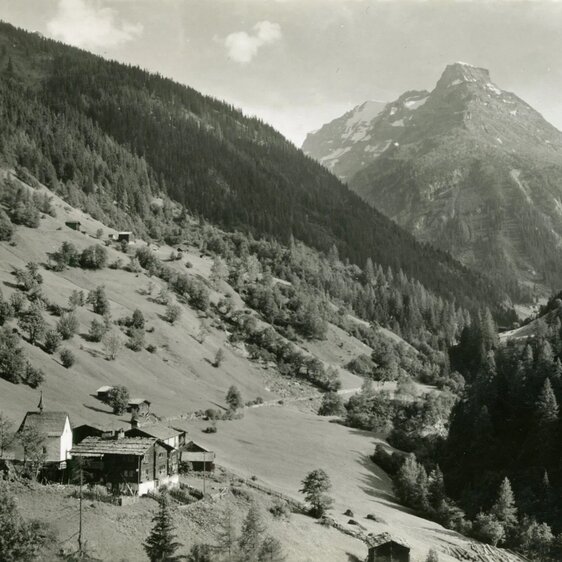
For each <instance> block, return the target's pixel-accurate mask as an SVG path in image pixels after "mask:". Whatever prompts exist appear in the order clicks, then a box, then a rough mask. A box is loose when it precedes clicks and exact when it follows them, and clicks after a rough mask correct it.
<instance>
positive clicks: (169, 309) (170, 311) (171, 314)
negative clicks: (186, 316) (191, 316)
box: [164, 303, 181, 324]
mask: <svg viewBox="0 0 562 562" xmlns="http://www.w3.org/2000/svg"><path fill="white" fill-rule="evenodd" d="M164 316H165V318H166V320H167V321H168V322H169V323H170V324H174V323H175V322H176V320H178V319H179V317H180V316H181V307H180V306H179V305H178V304H171V303H170V304H168V305H167V306H166V313H165V315H164Z"/></svg>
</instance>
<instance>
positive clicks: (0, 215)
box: [0, 209, 14, 242]
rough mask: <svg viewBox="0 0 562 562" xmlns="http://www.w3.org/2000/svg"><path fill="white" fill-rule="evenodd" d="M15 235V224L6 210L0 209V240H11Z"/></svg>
mask: <svg viewBox="0 0 562 562" xmlns="http://www.w3.org/2000/svg"><path fill="white" fill-rule="evenodd" d="M13 235H14V225H13V224H12V221H11V220H10V217H9V216H8V215H7V214H6V213H5V212H4V210H3V209H0V240H2V241H4V242H9V241H10V240H11V239H12V236H13Z"/></svg>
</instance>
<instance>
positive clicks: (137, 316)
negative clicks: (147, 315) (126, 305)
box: [129, 308, 145, 329]
mask: <svg viewBox="0 0 562 562" xmlns="http://www.w3.org/2000/svg"><path fill="white" fill-rule="evenodd" d="M144 324H145V321H144V315H143V313H142V311H141V310H139V309H138V308H135V310H134V311H133V315H132V316H131V320H130V323H129V326H131V327H132V328H141V329H144Z"/></svg>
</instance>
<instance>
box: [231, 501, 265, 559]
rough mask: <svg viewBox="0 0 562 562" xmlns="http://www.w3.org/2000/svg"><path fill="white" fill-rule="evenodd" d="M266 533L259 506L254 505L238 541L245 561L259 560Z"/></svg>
mask: <svg viewBox="0 0 562 562" xmlns="http://www.w3.org/2000/svg"><path fill="white" fill-rule="evenodd" d="M265 531H266V526H265V523H264V521H263V517H262V514H261V512H260V510H259V508H258V506H257V505H256V504H252V505H251V506H250V509H249V510H248V514H247V515H246V518H245V519H244V522H243V523H242V530H241V533H240V538H239V539H238V546H239V547H240V552H241V553H242V555H243V556H244V560H245V561H247V562H252V561H254V560H256V559H257V556H258V553H259V549H260V545H261V542H262V536H263V534H264V533H265Z"/></svg>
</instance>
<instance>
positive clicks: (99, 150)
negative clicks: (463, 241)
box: [0, 24, 520, 320]
mask: <svg viewBox="0 0 562 562" xmlns="http://www.w3.org/2000/svg"><path fill="white" fill-rule="evenodd" d="M0 31H1V33H0V68H1V72H2V78H3V79H2V85H1V86H0V99H1V100H2V106H1V107H2V124H1V127H2V128H1V129H0V138H1V140H0V142H1V147H2V151H1V152H2V154H3V156H4V158H5V159H6V160H7V162H8V163H9V164H12V165H18V166H20V167H22V168H25V169H27V170H28V171H29V172H30V173H31V174H32V175H34V176H36V177H37V178H38V179H39V180H40V181H41V182H43V183H45V184H46V185H47V186H48V187H51V188H53V189H54V190H55V191H56V192H58V193H62V194H64V195H65V196H66V197H68V198H69V202H78V201H80V202H81V204H82V205H84V206H88V207H89V209H90V210H92V211H93V210H94V208H95V210H96V211H97V214H98V215H99V214H100V213H103V214H104V215H110V216H112V220H113V223H114V224H116V222H119V223H120V224H121V223H127V224H128V225H130V226H134V228H135V230H137V231H139V233H145V232H148V233H149V234H152V235H158V234H162V233H160V232H158V227H157V226H155V225H152V222H153V221H151V218H152V217H151V201H152V199H153V197H158V196H159V195H162V194H165V195H168V196H169V197H171V198H172V199H174V200H175V201H178V202H180V203H182V204H184V205H185V206H186V207H187V208H188V209H189V211H191V212H192V213H193V214H195V215H198V216H201V217H203V218H205V219H206V220H209V221H212V222H215V223H217V224H218V225H220V226H222V227H224V228H226V229H229V230H232V229H238V230H241V231H244V232H247V233H251V234H252V235H255V236H266V237H274V238H276V239H277V240H279V241H283V242H285V243H288V241H289V239H290V237H291V236H293V237H294V238H296V239H297V240H301V241H302V242H304V243H306V244H307V245H309V246H312V247H313V248H316V249H318V250H321V251H328V250H329V249H330V248H331V247H332V246H335V247H336V248H337V250H338V252H339V255H340V256H341V257H342V259H344V260H345V259H348V260H349V261H350V262H351V263H355V264H357V265H358V266H360V267H363V266H364V265H365V263H366V260H367V259H368V258H371V259H372V261H373V262H375V263H376V264H379V265H380V266H381V267H383V268H385V269H386V268H388V267H390V268H391V269H392V271H393V272H395V273H396V274H398V272H399V271H402V272H403V273H404V274H405V275H406V276H408V278H411V279H415V280H417V281H419V282H421V283H422V284H423V285H424V286H425V288H426V289H428V290H430V291H432V292H434V293H435V294H436V295H438V296H441V297H442V298H444V299H447V300H449V301H453V300H454V301H455V302H456V303H457V304H458V305H462V306H464V307H467V308H473V309H475V308H477V307H479V306H480V305H484V306H489V307H490V308H492V309H493V310H494V313H495V314H496V315H498V317H502V318H503V319H504V320H508V319H512V317H511V316H510V314H509V312H508V311H506V303H507V302H509V296H511V297H518V296H520V291H519V288H518V287H517V284H516V283H514V284H509V283H506V285H505V286H504V287H501V288H498V287H497V286H496V285H494V284H493V283H492V282H491V281H490V280H489V279H487V278H486V277H484V276H480V275H478V274H475V273H473V272H471V271H469V270H468V269H466V268H465V267H463V266H461V265H460V264H459V263H458V262H456V261H455V260H453V259H452V258H450V256H448V255H447V254H446V253H443V252H439V251H436V250H434V249H433V248H431V247H429V246H426V245H423V244H420V243H418V242H416V241H415V240H414V238H413V237H412V236H410V235H408V234H406V233H405V232H404V231H402V230H401V229H400V228H399V227H397V226H396V225H395V224H394V223H392V222H391V221H390V220H389V219H387V218H385V217H384V216H383V215H381V214H380V213H378V212H377V211H376V210H373V209H371V208H369V207H368V206H367V205H365V204H364V203H363V202H362V201H361V200H360V199H359V198H358V197H357V196H356V195H354V194H353V193H352V192H351V191H350V190H348V189H347V187H346V186H344V185H343V184H342V183H341V182H340V181H339V180H337V179H336V178H335V177H334V176H332V175H331V174H330V173H329V172H328V171H326V170H325V169H324V168H323V167H322V166H320V165H319V164H317V163H315V162H314V161H313V160H312V159H310V158H308V157H306V156H304V155H303V154H302V152H300V151H299V150H297V149H296V148H295V147H294V146H293V145H291V144H290V143H289V142H287V141H286V140H285V139H284V138H283V137H282V136H281V135H280V134H279V133H277V132H276V131H274V130H273V129H272V128H271V127H269V126H268V125H265V124H264V123H262V122H261V121H259V120H257V119H253V118H251V119H250V118H246V117H244V116H243V114H242V113H241V112H239V111H238V110H236V109H235V108H233V107H232V106H229V105H227V104H225V103H223V102H219V101H217V100H214V99H212V98H208V97H205V96H202V95H201V94H199V93H198V92H196V91H194V90H192V89H190V88H187V87H185V86H181V85H179V84H177V83H174V82H172V81H171V80H168V79H165V78H162V77H161V76H158V75H154V74H150V73H148V72H145V71H143V70H141V69H139V68H134V67H128V66H125V65H122V64H118V63H115V62H110V61H105V60H103V59H101V58H99V57H96V56H93V55H91V54H88V53H85V52H83V51H80V50H78V49H74V48H71V47H68V46H64V45H62V44H60V43H57V42H54V41H52V40H47V39H43V38H41V37H39V36H37V35H35V34H30V33H26V32H23V31H19V30H17V29H15V28H13V27H12V26H10V25H8V24H2V25H1V28H0ZM114 203H115V205H114ZM121 211H123V212H121ZM125 213H127V214H128V215H129V216H130V217H131V218H130V219H127V218H126V215H125ZM131 222H133V223H135V224H134V225H131ZM151 225H152V226H153V230H152V231H150V228H151Z"/></svg>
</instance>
